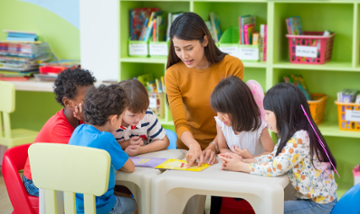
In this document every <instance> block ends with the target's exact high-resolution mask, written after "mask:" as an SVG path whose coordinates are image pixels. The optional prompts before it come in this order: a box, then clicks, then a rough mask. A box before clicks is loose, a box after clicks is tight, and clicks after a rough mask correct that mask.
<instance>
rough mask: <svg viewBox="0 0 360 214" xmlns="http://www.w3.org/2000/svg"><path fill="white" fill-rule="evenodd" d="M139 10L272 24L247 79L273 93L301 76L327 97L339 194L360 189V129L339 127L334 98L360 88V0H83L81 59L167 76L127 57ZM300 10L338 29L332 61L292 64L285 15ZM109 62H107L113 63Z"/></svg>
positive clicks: (118, 75) (161, 61)
mask: <svg viewBox="0 0 360 214" xmlns="http://www.w3.org/2000/svg"><path fill="white" fill-rule="evenodd" d="M136 7H160V8H161V9H162V10H163V11H165V12H176V11H185V12H187V11H189V12H195V13H197V14H199V15H200V16H201V17H202V18H203V19H204V20H208V14H209V12H210V11H213V12H215V13H216V14H217V15H218V17H219V18H220V22H221V28H222V31H225V30H226V29H228V28H229V27H236V26H238V17H239V16H241V15H246V14H252V15H256V16H257V26H256V29H257V30H258V29H259V25H260V24H265V23H267V25H268V46H267V53H268V55H267V62H244V65H245V75H244V80H245V81H246V80H249V79H255V80H257V81H258V82H259V83H260V84H261V85H262V87H263V88H264V89H265V90H268V89H269V88H271V87H272V86H273V85H275V84H277V83H279V82H283V79H282V77H283V76H284V75H289V74H301V75H302V76H303V77H304V79H305V81H306V82H307V85H308V87H309V89H310V91H311V92H313V93H325V94H327V95H328V96H329V98H328V100H327V102H326V111H325V119H324V123H323V124H321V125H320V126H319V128H320V130H321V131H322V133H323V135H324V136H325V138H326V140H327V142H328V144H329V145H330V148H332V151H333V153H334V155H335V157H336V158H337V161H338V166H339V172H340V174H341V176H342V177H341V179H337V182H338V184H339V194H340V195H342V194H343V193H344V192H345V191H346V190H347V189H348V188H350V187H351V186H352V184H353V176H352V169H353V167H354V166H355V165H356V164H359V163H360V156H359V154H358V152H357V153H356V152H353V151H360V132H344V131H340V130H339V129H338V122H337V108H336V105H335V104H334V102H335V99H336V92H338V91H340V90H342V89H344V88H354V89H360V62H359V57H360V17H359V13H360V12H359V11H360V1H355V0H354V1H346V0H314V1H310V0H302V1H301V0H291V1H290V0H225V1H222V0H176V1H173V0H157V1H147V0H135V1H130V0H127V1H123V0H107V1H103V2H102V3H101V4H98V3H96V2H92V1H86V0H80V10H81V11H80V30H81V34H80V41H81V62H82V65H83V66H84V67H86V68H88V69H90V70H92V71H94V72H95V75H97V77H98V78H99V77H100V79H111V78H112V79H113V78H115V79H118V80H123V79H127V78H133V77H134V76H137V75H140V74H143V73H146V72H153V74H154V76H156V77H158V76H163V75H164V74H165V70H166V62H167V60H166V58H134V57H129V56H128V54H127V53H128V44H127V41H128V38H129V35H130V33H129V31H130V30H129V10H130V9H131V8H136ZM94 14H96V16H94ZM295 15H299V16H300V17H301V21H302V25H303V29H304V31H324V30H331V31H335V32H336V36H335V42H334V48H333V54H332V60H331V61H330V62H328V63H326V64H323V65H301V64H292V63H290V62H289V56H288V41H287V38H286V37H285V34H286V33H287V29H286V25H285V18H287V17H291V16H295ZM110 28H111V29H110ZM110 33H111V35H110ZM104 34H105V35H106V37H104ZM104 38H106V39H104ZM94 41H101V48H100V50H101V52H103V53H107V54H97V53H98V51H97V53H94V48H96V47H97V46H99V44H95V45H94ZM95 43H96V42H95ZM94 46H95V47H94ZM89 47H92V48H91V50H92V51H90V48H89ZM103 62H106V66H105V67H103V64H104V63H103ZM107 69H110V70H111V72H109V71H106V72H108V73H107V74H108V76H104V75H103V74H104V72H105V71H104V70H107ZM96 72H97V73H96ZM165 115H166V117H165V119H162V120H161V123H162V124H164V125H165V126H167V127H171V126H172V125H173V122H172V117H171V113H170V110H169V108H166V111H165ZM350 151H351V152H350Z"/></svg>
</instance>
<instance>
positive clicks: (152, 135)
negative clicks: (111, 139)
mask: <svg viewBox="0 0 360 214" xmlns="http://www.w3.org/2000/svg"><path fill="white" fill-rule="evenodd" d="M114 136H115V138H116V140H117V141H118V142H122V141H126V140H130V138H132V137H134V136H140V137H141V138H142V139H143V141H144V145H147V144H149V143H151V142H153V141H155V140H161V139H163V138H164V137H165V136H166V132H165V129H164V128H163V127H162V126H161V124H160V121H159V120H158V119H157V117H156V115H155V114H154V113H153V112H152V111H151V110H150V109H148V110H146V113H145V116H144V118H143V119H142V120H140V122H139V123H138V124H137V125H136V126H128V127H123V126H120V127H119V129H118V130H116V132H115V133H114Z"/></svg>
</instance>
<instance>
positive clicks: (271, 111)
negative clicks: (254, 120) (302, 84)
mask: <svg viewBox="0 0 360 214" xmlns="http://www.w3.org/2000/svg"><path fill="white" fill-rule="evenodd" d="M301 105H302V106H303V107H304V109H305V111H306V113H307V115H308V116H309V119H310V121H311V124H312V125H313V127H314V128H315V130H316V132H317V133H318V135H319V137H320V139H321V141H322V142H323V143H324V145H325V148H326V151H327V152H328V154H329V157H330V158H331V161H332V162H333V164H334V165H335V166H336V162H335V158H334V157H333V155H332V154H331V152H330V149H329V147H328V146H327V144H326V141H325V139H324V137H323V136H322V134H321V133H320V130H319V129H318V127H317V125H316V123H315V122H314V120H313V119H312V117H311V113H310V108H309V105H308V102H307V100H306V98H305V95H304V94H303V93H302V92H301V90H300V89H299V88H298V87H297V86H295V85H293V84H291V83H279V84H277V85H275V86H274V87H272V88H271V89H270V90H269V91H268V92H267V93H266V95H265V98H264V108H265V111H266V115H265V120H266V122H267V124H268V125H269V127H270V129H271V130H273V131H274V132H275V133H278V135H279V136H280V138H281V140H280V144H279V147H278V150H277V152H276V155H278V154H279V153H280V152H281V150H282V149H283V147H284V146H285V145H286V143H287V141H288V140H289V139H290V138H291V137H292V136H293V135H294V134H295V132H297V131H299V130H305V131H307V132H308V134H309V139H310V155H311V161H312V157H313V154H316V155H317V157H318V159H319V160H320V161H325V162H328V159H327V157H326V154H325V152H324V150H323V148H322V147H321V145H320V143H319V142H318V139H317V137H316V134H315V132H314V130H313V129H312V127H311V125H310V123H309V121H308V120H307V118H306V116H305V114H304V112H303V110H302V108H301Z"/></svg>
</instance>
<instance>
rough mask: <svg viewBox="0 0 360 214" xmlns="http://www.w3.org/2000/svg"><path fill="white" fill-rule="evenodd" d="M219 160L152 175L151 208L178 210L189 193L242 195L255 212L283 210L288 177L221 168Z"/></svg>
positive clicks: (158, 212) (154, 210) (268, 213)
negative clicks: (198, 167)
mask: <svg viewBox="0 0 360 214" xmlns="http://www.w3.org/2000/svg"><path fill="white" fill-rule="evenodd" d="M221 163H222V161H221V160H220V159H219V163H218V164H216V165H213V166H211V167H209V168H207V169H205V170H203V171H201V172H190V171H177V170H167V171H165V172H164V173H162V174H161V175H158V176H156V177H154V178H153V179H152V194H151V196H152V197H151V198H154V199H156V200H153V201H152V206H151V212H152V213H156V214H168V213H173V214H175V213H179V214H181V213H182V211H183V210H184V207H185V205H186V203H187V201H188V200H189V199H190V198H191V197H192V196H193V195H214V196H223V197H234V198H244V199H246V200H247V201H248V202H249V203H250V204H251V206H252V207H253V208H254V210H255V212H256V213H257V214H261V213H266V214H271V213H274V214H278V213H284V188H285V187H286V186H287V185H288V184H289V178H288V177H287V176H286V175H284V176H281V177H262V176H255V175H250V174H247V173H241V172H230V171H223V170H221Z"/></svg>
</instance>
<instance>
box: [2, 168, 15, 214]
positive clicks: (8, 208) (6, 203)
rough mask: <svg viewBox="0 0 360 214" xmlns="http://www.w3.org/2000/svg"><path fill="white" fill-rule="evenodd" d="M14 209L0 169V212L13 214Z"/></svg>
mask: <svg viewBox="0 0 360 214" xmlns="http://www.w3.org/2000/svg"><path fill="white" fill-rule="evenodd" d="M13 210H14V209H13V207H12V205H11V202H10V199H9V196H8V194H7V191H6V187H5V182H4V178H3V176H2V173H1V170H0V214H11V213H12V211H13Z"/></svg>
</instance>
